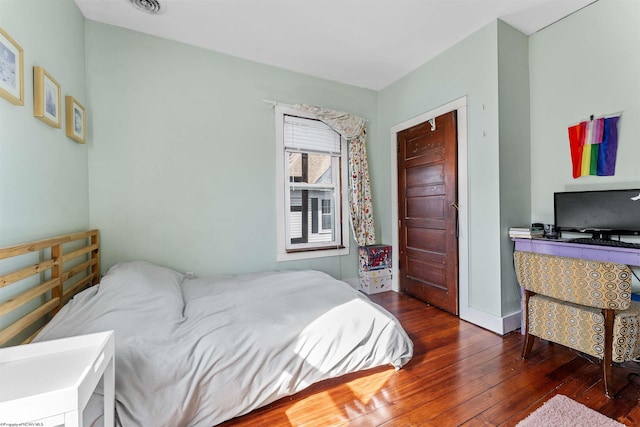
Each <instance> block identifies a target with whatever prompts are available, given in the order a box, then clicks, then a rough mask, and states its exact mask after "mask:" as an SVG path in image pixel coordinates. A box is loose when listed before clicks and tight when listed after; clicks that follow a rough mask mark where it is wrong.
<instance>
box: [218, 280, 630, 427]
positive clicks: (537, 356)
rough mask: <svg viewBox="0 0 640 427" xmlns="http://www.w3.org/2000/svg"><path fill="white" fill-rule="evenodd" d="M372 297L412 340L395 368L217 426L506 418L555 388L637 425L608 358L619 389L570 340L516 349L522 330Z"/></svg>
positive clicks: (485, 422)
mask: <svg viewBox="0 0 640 427" xmlns="http://www.w3.org/2000/svg"><path fill="white" fill-rule="evenodd" d="M371 299H372V300H373V301H375V302H377V303H378V304H380V305H382V306H383V307H385V308H386V309H387V310H389V311H390V312H392V313H393V314H394V315H396V317H398V319H399V320H400V322H401V323H402V325H403V326H404V328H405V330H406V331H407V333H408V334H409V335H410V337H411V339H412V340H413V343H414V356H413V359H411V361H410V362H409V363H408V364H407V365H406V366H404V367H403V368H402V369H400V370H399V371H395V370H394V369H393V368H389V367H381V368H376V369H373V370H369V371H367V372H365V373H358V374H352V375H348V376H345V377H341V378H339V379H332V380H328V381H324V382H322V383H320V384H315V385H313V386H311V387H310V388H309V389H307V390H304V391H303V392H301V393H298V394H296V395H294V396H291V397H287V398H284V399H281V400H279V401H277V402H274V403H272V404H271V405H268V406H266V407H264V408H261V409H258V410H256V411H253V412H252V413H250V414H247V415H245V416H243V417H239V418H236V419H233V420H230V421H228V422H226V423H224V424H221V425H222V426H225V427H228V426H269V427H274V426H346V425H348V426H356V427H358V426H362V427H365V426H366V427H369V426H385V427H390V426H513V425H515V424H517V423H518V422H519V421H520V420H522V419H523V418H525V417H526V416H527V415H529V414H530V413H531V412H533V411H534V410H535V409H537V408H538V407H540V406H541V405H542V404H543V403H544V402H546V401H547V400H548V399H550V398H551V397H553V396H554V395H556V394H563V395H565V396H568V397H570V398H572V399H574V400H576V401H578V402H580V403H582V404H583V405H585V406H588V407H590V408H592V409H595V410H596V411H598V412H600V413H602V414H604V415H606V416H608V417H610V418H613V419H616V420H617V421H619V422H621V423H624V424H626V425H630V426H633V425H636V426H637V425H640V405H639V404H638V403H639V402H638V398H639V397H640V377H639V376H637V375H635V374H629V371H625V370H623V369H621V368H614V374H615V375H616V381H617V383H616V385H617V386H622V387H623V388H622V389H621V391H620V392H619V393H618V397H617V398H616V399H607V398H606V397H605V395H604V389H603V385H602V379H601V375H600V372H601V371H600V368H599V366H598V365H596V364H592V363H591V362H589V361H588V360H586V359H585V358H583V357H581V356H579V355H578V354H577V353H575V352H573V351H572V350H569V349H567V348H566V347H563V346H560V345H552V344H549V343H547V342H543V341H540V340H536V343H535V344H534V348H533V352H532V355H531V357H530V359H529V360H522V359H521V358H520V352H521V346H522V336H521V335H520V331H515V332H512V333H510V334H508V335H506V336H504V337H502V336H499V335H496V334H494V333H492V332H489V331H487V330H484V329H482V328H479V327H477V326H475V325H472V324H470V323H467V322H464V321H461V320H460V319H458V318H457V317H454V316H452V315H450V314H448V313H445V312H443V311H441V310H439V309H437V308H435V307H432V306H429V305H426V304H424V303H421V302H419V301H417V300H415V299H413V298H410V297H408V296H405V295H402V294H397V293H395V292H385V293H382V294H376V295H372V296H371Z"/></svg>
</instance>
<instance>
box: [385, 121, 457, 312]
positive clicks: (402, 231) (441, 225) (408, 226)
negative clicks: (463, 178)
mask: <svg viewBox="0 0 640 427" xmlns="http://www.w3.org/2000/svg"><path fill="white" fill-rule="evenodd" d="M457 139H458V138H457V125H456V112H455V111H452V112H450V113H447V114H443V115H442V116H439V117H436V119H435V129H434V130H432V125H431V123H430V122H425V123H421V124H419V125H416V126H414V127H412V128H409V129H406V130H404V131H402V132H400V133H398V136H397V143H398V205H399V206H398V211H399V212H398V214H399V215H398V218H399V224H398V226H399V245H400V247H399V250H400V270H399V280H400V289H401V290H402V292H404V293H407V294H409V295H412V296H414V297H417V298H419V299H421V300H423V301H425V302H428V303H430V304H433V305H435V306H437V307H440V308H442V309H444V310H446V311H448V312H450V313H453V314H456V315H457V314H458V205H457V191H456V189H457V175H458V174H457V164H458V162H457Z"/></svg>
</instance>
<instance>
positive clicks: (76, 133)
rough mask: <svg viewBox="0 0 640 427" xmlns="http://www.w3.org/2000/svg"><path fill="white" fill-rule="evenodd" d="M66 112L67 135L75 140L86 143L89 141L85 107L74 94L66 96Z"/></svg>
mask: <svg viewBox="0 0 640 427" xmlns="http://www.w3.org/2000/svg"><path fill="white" fill-rule="evenodd" d="M65 106H66V108H65V114H66V120H65V121H66V125H67V126H66V128H67V136H68V137H69V138H71V139H73V140H74V141H75V142H78V143H80V144H85V143H86V142H87V129H86V125H87V119H86V117H85V109H84V106H83V105H82V104H80V103H79V102H78V101H77V100H76V99H75V98H74V97H73V96H68V95H67V96H66V97H65Z"/></svg>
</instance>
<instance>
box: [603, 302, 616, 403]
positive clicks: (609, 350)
mask: <svg viewBox="0 0 640 427" xmlns="http://www.w3.org/2000/svg"><path fill="white" fill-rule="evenodd" d="M602 311H603V315H604V355H603V358H602V362H600V363H602V376H603V381H604V394H605V395H606V396H607V397H608V398H610V399H613V398H614V397H615V396H616V394H617V391H616V390H615V388H614V386H613V374H612V371H611V364H612V362H613V321H614V320H615V315H616V313H615V311H614V310H610V309H604V310H602Z"/></svg>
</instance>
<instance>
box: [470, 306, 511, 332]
mask: <svg viewBox="0 0 640 427" xmlns="http://www.w3.org/2000/svg"><path fill="white" fill-rule="evenodd" d="M460 319H462V320H465V321H467V322H469V323H473V324H474V325H477V326H480V327H481V328H484V329H488V330H490V331H491V332H495V333H496V334H499V335H505V334H507V333H509V332H511V331H515V330H516V329H518V328H519V327H520V321H521V320H520V319H521V312H520V311H517V312H515V313H511V314H508V315H506V316H503V317H500V316H495V315H493V314H489V313H487V312H485V311H482V310H478V309H475V308H473V307H466V308H465V309H463V308H462V307H461V308H460Z"/></svg>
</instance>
